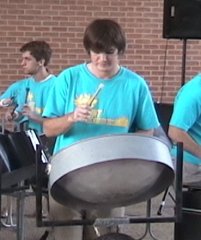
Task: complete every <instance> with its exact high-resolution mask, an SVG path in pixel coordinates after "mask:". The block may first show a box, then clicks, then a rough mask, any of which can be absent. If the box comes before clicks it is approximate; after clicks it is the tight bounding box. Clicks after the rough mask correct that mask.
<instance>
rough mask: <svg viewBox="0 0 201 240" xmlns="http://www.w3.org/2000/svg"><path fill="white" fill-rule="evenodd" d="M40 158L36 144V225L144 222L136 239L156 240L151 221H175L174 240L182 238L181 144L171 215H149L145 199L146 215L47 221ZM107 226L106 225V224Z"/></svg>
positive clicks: (149, 203)
mask: <svg viewBox="0 0 201 240" xmlns="http://www.w3.org/2000/svg"><path fill="white" fill-rule="evenodd" d="M40 159H41V147H40V145H37V148H36V195H35V196H36V224H37V226H38V227H61V226H79V225H82V226H86V225H93V226H100V225H101V226H106V224H111V222H112V224H113V225H120V224H134V223H145V224H146V230H145V233H144V235H143V236H142V237H141V238H139V239H137V240H140V239H143V238H145V236H146V235H147V234H149V235H150V236H151V238H152V239H153V240H157V239H156V238H155V236H154V235H153V233H152V232H151V228H150V225H151V223H168V222H169V223H171V222H173V223H175V225H174V226H175V227H174V240H182V237H181V235H182V234H181V233H182V229H181V219H182V167H183V145H182V143H178V144H177V161H176V174H175V180H176V181H175V189H176V190H175V212H174V215H173V216H154V217H152V216H151V200H150V199H149V200H148V201H147V213H146V217H124V218H115V219H110V218H109V219H107V218H106V219H96V220H92V219H73V220H66V221H65V220H64V221H49V220H43V219H42V188H41V187H42V186H41V177H42V166H41V163H42V161H40ZM107 226H108V225H107Z"/></svg>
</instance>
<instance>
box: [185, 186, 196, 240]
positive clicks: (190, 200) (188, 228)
mask: <svg viewBox="0 0 201 240" xmlns="http://www.w3.org/2000/svg"><path fill="white" fill-rule="evenodd" d="M181 234H182V240H189V239H193V240H200V239H201V188H200V189H195V188H194V189H193V190H188V191H184V192H183V213H182V223H181Z"/></svg>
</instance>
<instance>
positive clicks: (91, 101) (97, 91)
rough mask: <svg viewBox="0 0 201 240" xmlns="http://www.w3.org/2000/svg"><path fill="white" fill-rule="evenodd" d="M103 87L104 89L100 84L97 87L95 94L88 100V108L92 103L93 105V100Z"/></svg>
mask: <svg viewBox="0 0 201 240" xmlns="http://www.w3.org/2000/svg"><path fill="white" fill-rule="evenodd" d="M103 87H104V85H103V84H102V83H101V84H99V86H98V88H97V90H96V92H95V93H94V95H93V96H92V98H91V99H90V102H89V106H91V105H92V103H93V101H94V99H95V98H96V97H97V96H98V94H99V93H100V91H101V90H102V89H103Z"/></svg>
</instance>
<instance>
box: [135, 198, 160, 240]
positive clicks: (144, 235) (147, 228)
mask: <svg viewBox="0 0 201 240" xmlns="http://www.w3.org/2000/svg"><path fill="white" fill-rule="evenodd" d="M150 216H151V199H149V200H148V201H147V214H146V217H150ZM148 234H149V235H150V237H151V238H152V239H153V240H158V239H157V238H156V237H155V236H154V235H153V233H152V231H151V223H149V222H147V223H146V229H145V233H144V234H143V235H142V237H140V238H137V239H136V238H134V240H142V239H144V238H145V237H146V236H147V235H148Z"/></svg>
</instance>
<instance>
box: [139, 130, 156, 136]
mask: <svg viewBox="0 0 201 240" xmlns="http://www.w3.org/2000/svg"><path fill="white" fill-rule="evenodd" d="M135 133H137V134H141V135H147V136H153V135H154V129H149V130H138V131H136V132H135Z"/></svg>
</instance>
